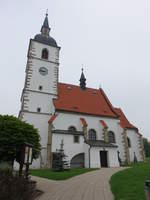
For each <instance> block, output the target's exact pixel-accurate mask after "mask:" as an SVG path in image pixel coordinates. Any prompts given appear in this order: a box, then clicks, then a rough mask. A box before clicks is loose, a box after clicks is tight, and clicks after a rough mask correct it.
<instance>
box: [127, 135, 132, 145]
mask: <svg viewBox="0 0 150 200" xmlns="http://www.w3.org/2000/svg"><path fill="white" fill-rule="evenodd" d="M127 142H128V147H129V148H130V147H131V141H130V138H128V137H127Z"/></svg>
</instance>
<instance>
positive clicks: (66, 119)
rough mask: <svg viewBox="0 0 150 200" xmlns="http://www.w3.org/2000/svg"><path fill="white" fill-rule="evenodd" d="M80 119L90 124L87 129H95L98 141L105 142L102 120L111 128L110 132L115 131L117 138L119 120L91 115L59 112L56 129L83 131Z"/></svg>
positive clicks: (55, 122)
mask: <svg viewBox="0 0 150 200" xmlns="http://www.w3.org/2000/svg"><path fill="white" fill-rule="evenodd" d="M80 118H84V119H85V120H86V122H87V124H88V127H87V129H88V130H89V129H95V131H96V133H97V140H103V126H102V125H101V123H100V120H104V121H105V122H106V124H107V125H108V127H109V130H111V131H113V132H114V133H115V135H116V136H117V135H118V134H120V133H119V132H118V121H119V120H118V119H109V118H102V117H96V116H90V115H81V114H76V113H74V114H72V113H62V112H58V116H57V117H56V119H55V121H54V127H55V129H62V130H67V129H68V128H69V126H75V127H76V129H77V130H78V131H82V123H81V120H80Z"/></svg>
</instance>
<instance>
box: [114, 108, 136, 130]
mask: <svg viewBox="0 0 150 200" xmlns="http://www.w3.org/2000/svg"><path fill="white" fill-rule="evenodd" d="M115 111H116V112H117V113H118V115H119V116H120V124H121V126H122V128H128V129H136V130H137V131H138V128H137V127H135V126H134V125H133V124H131V123H130V122H129V121H128V119H127V118H126V116H125V114H124V113H123V111H122V110H121V109H120V108H115Z"/></svg>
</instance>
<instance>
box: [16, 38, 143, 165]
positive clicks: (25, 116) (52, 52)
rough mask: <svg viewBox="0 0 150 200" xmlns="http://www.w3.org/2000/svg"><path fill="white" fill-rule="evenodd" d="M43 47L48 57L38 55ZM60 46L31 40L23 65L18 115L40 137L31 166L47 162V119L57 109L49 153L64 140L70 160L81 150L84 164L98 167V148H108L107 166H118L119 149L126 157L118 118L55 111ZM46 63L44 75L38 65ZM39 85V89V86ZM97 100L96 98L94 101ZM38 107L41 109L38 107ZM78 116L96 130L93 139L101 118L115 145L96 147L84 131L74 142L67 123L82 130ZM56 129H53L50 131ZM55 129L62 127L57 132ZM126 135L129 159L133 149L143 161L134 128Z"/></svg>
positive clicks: (99, 135)
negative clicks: (34, 159)
mask: <svg viewBox="0 0 150 200" xmlns="http://www.w3.org/2000/svg"><path fill="white" fill-rule="evenodd" d="M43 49H47V51H48V59H43V58H42V57H41V55H42V51H43ZM59 50H60V47H58V46H51V45H47V44H45V43H42V42H39V41H36V40H35V39H31V40H30V44H29V50H28V59H27V67H26V78H25V85H24V89H23V92H22V97H21V103H22V104H21V111H20V113H19V117H20V119H22V120H24V121H26V122H28V123H30V124H32V125H34V126H35V127H36V128H37V129H38V131H39V134H40V138H41V147H42V148H41V156H40V158H39V159H37V160H36V161H34V162H33V165H32V167H33V168H40V167H46V166H47V144H48V134H49V133H48V132H49V131H48V126H49V125H48V121H49V119H50V118H51V117H52V116H53V114H54V113H55V112H57V117H56V119H55V120H54V121H53V123H52V127H53V129H52V130H51V150H50V151H51V154H52V153H53V152H56V149H59V148H60V143H61V141H62V140H63V142H64V152H65V154H66V155H67V156H68V157H67V159H68V161H69V162H71V160H72V158H73V157H74V156H76V155H78V154H81V153H83V154H84V166H85V167H87V168H88V167H93V168H99V167H101V160H100V151H104V150H105V151H107V162H108V167H118V166H119V161H118V151H119V152H120V158H121V161H122V162H125V161H126V153H125V148H126V147H125V145H124V137H123V132H124V129H123V128H122V127H121V125H120V119H119V118H111V117H109V116H108V117H102V116H95V115H87V114H79V113H78V114H77V113H71V112H60V111H57V110H56V108H55V105H54V102H53V100H54V99H57V98H59V93H58V78H59V74H58V72H59ZM41 67H45V68H46V69H47V70H48V73H47V74H46V75H41V74H40V73H39V69H40V68H41ZM39 86H42V90H40V89H39ZM95 103H96V102H95ZM38 108H40V112H39V111H38ZM80 118H84V119H85V120H86V122H87V124H88V126H87V133H88V130H90V129H94V130H95V131H96V140H99V141H102V140H104V136H103V129H104V127H103V125H102V124H101V123H100V120H104V121H105V123H106V124H107V126H108V129H107V132H108V131H112V132H113V133H114V134H115V144H114V145H117V147H95V146H90V145H89V144H87V143H86V139H85V135H84V134H79V142H78V143H75V142H74V135H73V134H68V133H67V130H68V128H69V127H70V126H73V127H75V128H76V130H77V131H78V132H83V124H82V123H81V120H80ZM53 130H55V133H53ZM57 130H65V132H66V133H60V132H59V131H58V132H57ZM127 136H128V137H129V138H130V141H131V147H130V148H129V156H130V161H134V152H135V154H136V157H137V160H138V161H143V157H142V156H141V153H140V152H141V149H140V146H139V140H140V139H139V136H138V133H137V131H135V130H130V129H127Z"/></svg>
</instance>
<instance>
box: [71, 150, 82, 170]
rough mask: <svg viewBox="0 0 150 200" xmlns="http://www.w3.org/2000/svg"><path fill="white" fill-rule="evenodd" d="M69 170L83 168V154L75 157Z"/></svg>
mask: <svg viewBox="0 0 150 200" xmlns="http://www.w3.org/2000/svg"><path fill="white" fill-rule="evenodd" d="M70 167H71V168H83V167H84V153H79V154H77V155H75V156H74V157H73V158H72V159H71V162H70Z"/></svg>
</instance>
